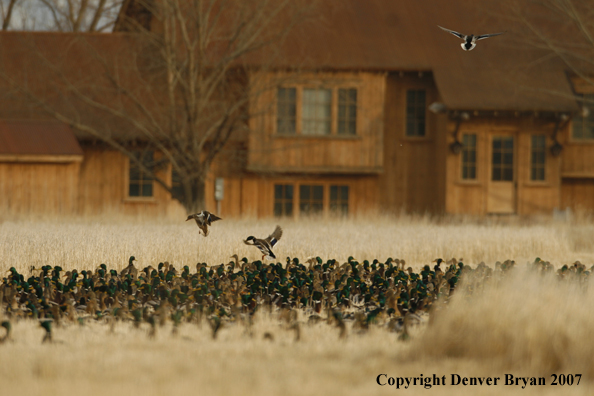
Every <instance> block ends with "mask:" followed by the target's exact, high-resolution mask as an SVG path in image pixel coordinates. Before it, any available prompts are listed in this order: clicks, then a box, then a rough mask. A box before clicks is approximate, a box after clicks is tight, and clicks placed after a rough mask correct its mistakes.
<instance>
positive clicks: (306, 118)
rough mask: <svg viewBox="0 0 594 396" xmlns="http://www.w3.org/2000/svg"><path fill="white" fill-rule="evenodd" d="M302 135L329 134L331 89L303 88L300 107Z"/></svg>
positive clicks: (330, 124)
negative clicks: (301, 106)
mask: <svg viewBox="0 0 594 396" xmlns="http://www.w3.org/2000/svg"><path fill="white" fill-rule="evenodd" d="M301 121H302V128H303V130H302V131H301V133H303V134H304V135H329V134H330V131H331V129H332V91H331V90H330V89H304V90H303V108H302V116H301Z"/></svg>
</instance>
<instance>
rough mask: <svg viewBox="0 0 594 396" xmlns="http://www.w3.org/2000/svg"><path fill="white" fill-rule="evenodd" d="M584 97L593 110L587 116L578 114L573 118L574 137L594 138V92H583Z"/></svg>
mask: <svg viewBox="0 0 594 396" xmlns="http://www.w3.org/2000/svg"><path fill="white" fill-rule="evenodd" d="M582 98H583V101H584V102H585V104H586V106H588V107H591V108H592V110H590V111H589V114H588V115H587V116H584V115H582V114H578V115H577V116H576V117H575V118H574V119H573V129H572V137H573V139H575V140H594V105H593V104H594V94H583V95H582Z"/></svg>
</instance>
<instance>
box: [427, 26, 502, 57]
mask: <svg viewBox="0 0 594 396" xmlns="http://www.w3.org/2000/svg"><path fill="white" fill-rule="evenodd" d="M437 27H439V28H440V29H441V30H445V31H446V32H448V33H451V34H453V35H454V36H456V37H458V38H461V39H462V40H464V42H463V43H462V44H460V46H461V47H462V49H463V50H464V51H471V50H473V49H474V47H476V42H477V41H479V40H482V39H486V38H489V37H493V36H499V35H500V34H503V33H505V32H500V33H491V34H481V35H478V36H475V35H474V34H470V35H466V34H462V33H458V32H456V31H454V30H450V29H446V28H444V27H441V26H439V25H437Z"/></svg>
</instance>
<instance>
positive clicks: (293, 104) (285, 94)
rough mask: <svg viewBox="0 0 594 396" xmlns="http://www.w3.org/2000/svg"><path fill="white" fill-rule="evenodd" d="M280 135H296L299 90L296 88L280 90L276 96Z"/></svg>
mask: <svg viewBox="0 0 594 396" xmlns="http://www.w3.org/2000/svg"><path fill="white" fill-rule="evenodd" d="M276 103H277V112H278V114H277V119H276V130H277V132H278V133H286V134H294V133H295V131H296V130H297V123H296V118H297V90H296V89H295V88H279V89H278V91H277V95H276Z"/></svg>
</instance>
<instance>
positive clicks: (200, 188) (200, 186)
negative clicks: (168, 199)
mask: <svg viewBox="0 0 594 396" xmlns="http://www.w3.org/2000/svg"><path fill="white" fill-rule="evenodd" d="M205 184H206V183H205V182H204V179H194V180H191V181H189V185H187V186H184V191H186V194H184V197H183V198H182V199H181V200H179V199H178V200H179V201H180V202H181V204H182V205H183V206H184V208H185V209H186V212H188V214H192V213H197V212H200V211H202V210H204V209H205V204H206V201H205V196H206V185H205ZM187 192H189V194H188V193H187ZM174 198H176V197H174ZM176 199H177V198H176Z"/></svg>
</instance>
